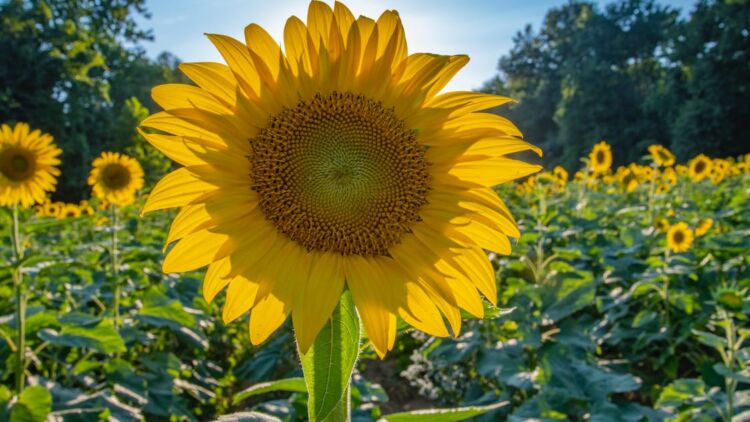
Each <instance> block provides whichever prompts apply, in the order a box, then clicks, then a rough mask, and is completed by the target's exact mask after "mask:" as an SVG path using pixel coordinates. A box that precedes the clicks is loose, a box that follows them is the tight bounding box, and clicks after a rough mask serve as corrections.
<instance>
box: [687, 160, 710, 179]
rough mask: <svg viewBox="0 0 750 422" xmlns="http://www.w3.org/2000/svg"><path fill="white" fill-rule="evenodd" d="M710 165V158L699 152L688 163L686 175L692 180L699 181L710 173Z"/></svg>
mask: <svg viewBox="0 0 750 422" xmlns="http://www.w3.org/2000/svg"><path fill="white" fill-rule="evenodd" d="M711 166H712V162H711V159H710V158H708V157H706V156H705V155H703V154H699V155H697V156H696V157H695V158H693V159H692V160H690V162H689V163H688V176H690V179H691V180H692V181H693V182H700V181H701V180H703V179H705V178H706V176H708V175H709V174H710V173H711Z"/></svg>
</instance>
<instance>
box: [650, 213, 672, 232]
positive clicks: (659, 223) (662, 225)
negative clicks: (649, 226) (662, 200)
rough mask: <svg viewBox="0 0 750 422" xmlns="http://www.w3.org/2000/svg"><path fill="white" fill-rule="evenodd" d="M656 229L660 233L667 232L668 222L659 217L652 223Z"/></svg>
mask: <svg viewBox="0 0 750 422" xmlns="http://www.w3.org/2000/svg"><path fill="white" fill-rule="evenodd" d="M654 223H655V226H656V228H657V229H659V231H660V232H665V233H666V232H667V231H668V230H669V220H667V219H666V218H664V217H659V218H657V219H656V221H655V222H654Z"/></svg>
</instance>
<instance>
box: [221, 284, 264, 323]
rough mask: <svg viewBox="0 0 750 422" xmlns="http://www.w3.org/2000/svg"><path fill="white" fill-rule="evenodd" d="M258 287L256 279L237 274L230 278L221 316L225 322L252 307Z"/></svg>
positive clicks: (230, 320) (232, 319)
mask: <svg viewBox="0 0 750 422" xmlns="http://www.w3.org/2000/svg"><path fill="white" fill-rule="evenodd" d="M258 288H259V286H258V283H257V282H256V281H254V280H253V281H251V280H248V279H247V278H245V277H244V276H242V275H237V276H235V277H234V278H232V279H231V281H230V283H229V289H227V300H226V302H225V303H224V309H222V316H221V318H222V319H223V320H224V323H225V324H229V323H230V322H232V321H234V320H235V319H237V318H239V317H240V316H242V315H243V314H244V313H245V312H247V311H249V310H250V308H252V307H253V304H255V297H256V294H257V293H258Z"/></svg>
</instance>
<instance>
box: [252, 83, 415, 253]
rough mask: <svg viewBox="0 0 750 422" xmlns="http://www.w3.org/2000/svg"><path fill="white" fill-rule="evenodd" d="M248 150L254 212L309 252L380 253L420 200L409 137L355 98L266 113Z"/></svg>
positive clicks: (342, 96)
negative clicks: (258, 209)
mask: <svg viewBox="0 0 750 422" xmlns="http://www.w3.org/2000/svg"><path fill="white" fill-rule="evenodd" d="M251 145H252V149H253V154H252V157H251V158H250V159H251V161H252V175H251V176H252V178H253V185H252V188H253V190H255V191H256V192H257V193H258V195H259V197H260V207H261V210H262V211H263V213H264V215H265V216H266V218H267V219H268V220H269V221H271V222H272V223H273V224H274V225H275V226H276V228H277V230H278V231H279V232H281V233H283V234H285V235H286V236H288V237H289V238H291V239H292V240H294V241H296V242H297V243H299V244H301V245H302V246H304V247H305V248H306V249H307V250H318V251H325V252H337V253H340V254H342V255H353V254H357V255H364V256H374V255H387V254H388V248H389V247H390V246H392V245H394V244H396V243H398V242H399V240H400V238H401V236H402V235H403V234H404V233H406V232H408V231H409V229H410V227H411V225H412V224H414V222H416V221H418V220H419V214H418V212H419V209H420V208H421V207H422V205H424V204H425V203H427V201H426V194H427V192H428V191H429V189H430V187H429V176H428V172H427V166H428V164H427V162H426V160H425V156H424V148H423V147H422V146H421V145H420V144H419V143H418V142H417V139H416V133H415V132H414V131H413V130H410V129H409V128H407V127H406V126H405V125H404V122H403V121H401V120H400V119H398V118H397V117H396V116H395V115H394V113H393V110H389V109H386V108H384V107H383V106H382V104H381V103H379V102H376V101H372V100H370V99H367V98H366V97H364V96H362V95H355V94H352V93H339V92H333V93H331V94H330V95H325V96H324V95H316V96H315V97H314V98H313V99H311V100H310V101H301V102H300V103H298V104H297V106H295V107H294V108H290V109H284V110H283V111H281V112H280V113H279V114H277V115H275V116H273V117H272V118H271V119H270V121H269V123H268V125H267V127H266V128H264V129H263V130H261V131H260V133H259V134H258V136H257V137H256V138H254V139H252V140H251Z"/></svg>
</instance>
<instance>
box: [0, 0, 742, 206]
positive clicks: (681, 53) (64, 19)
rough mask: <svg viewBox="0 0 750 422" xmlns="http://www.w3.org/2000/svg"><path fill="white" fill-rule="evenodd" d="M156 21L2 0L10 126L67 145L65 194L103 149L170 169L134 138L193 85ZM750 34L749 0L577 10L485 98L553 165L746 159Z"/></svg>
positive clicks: (104, 4)
mask: <svg viewBox="0 0 750 422" xmlns="http://www.w3.org/2000/svg"><path fill="white" fill-rule="evenodd" d="M148 17H149V13H148V11H147V10H146V7H145V0H55V1H49V0H48V1H44V0H30V1H27V0H7V1H0V22H1V23H2V32H0V117H2V121H4V122H15V121H26V122H28V123H30V124H31V125H32V126H33V127H36V128H40V129H42V130H44V131H46V132H48V133H50V134H52V135H53V136H54V137H55V139H56V142H57V143H58V145H60V146H61V147H62V148H63V150H64V155H63V166H62V170H63V175H62V177H61V179H60V182H59V183H60V184H59V188H58V192H57V193H56V197H58V199H66V200H74V199H80V197H81V196H85V195H86V192H85V191H86V190H85V189H83V190H82V189H81V186H85V183H86V176H87V173H88V171H89V166H90V163H91V161H92V159H93V158H94V157H96V156H97V155H98V154H99V153H100V152H101V151H103V150H112V151H125V152H127V153H129V154H131V155H133V156H135V157H136V158H137V159H138V160H139V161H141V163H142V164H143V166H144V169H145V170H146V174H147V177H148V178H149V180H148V181H147V182H152V181H154V180H156V179H158V178H159V177H160V176H161V175H162V174H163V173H164V172H165V171H166V170H167V169H168V167H169V165H170V164H169V163H168V161H167V160H165V159H164V158H163V157H161V156H160V155H159V154H158V153H157V152H156V151H155V150H154V149H152V148H149V147H148V146H147V145H146V144H145V141H144V140H143V139H141V138H140V137H139V136H138V135H137V133H136V132H135V130H134V129H135V127H136V126H137V124H138V123H139V121H140V120H141V119H142V118H144V117H145V116H147V115H148V114H149V111H155V110H156V109H157V107H156V105H155V104H154V103H153V102H152V100H151V98H150V90H151V87H153V86H154V85H157V84H160V83H165V82H186V79H185V78H184V76H182V75H181V74H180V72H179V71H178V70H177V65H178V64H179V60H178V59H177V58H176V57H175V56H173V55H172V54H170V53H162V54H161V55H160V56H158V57H157V58H155V59H153V58H149V57H148V56H147V54H146V52H145V50H144V49H143V47H142V45H143V43H144V42H148V41H149V40H151V39H153V35H152V34H151V33H150V32H149V31H147V30H144V29H142V28H140V27H139V25H138V21H139V19H138V18H148ZM749 30H750V3H749V2H748V0H699V1H698V3H697V4H696V5H695V6H694V7H693V8H692V10H690V11H686V12H683V13H682V14H681V13H680V11H679V10H677V9H675V8H672V7H669V6H665V5H662V4H659V3H658V2H656V1H654V0H621V1H617V2H614V3H610V4H608V5H606V6H604V7H599V6H597V4H596V3H593V2H585V1H570V2H568V3H566V4H564V5H562V6H560V7H556V8H553V9H551V10H549V11H548V12H547V14H546V16H545V17H544V20H543V23H542V25H541V27H540V28H538V29H534V28H533V27H532V26H531V25H527V26H526V27H525V28H524V29H523V30H522V31H520V32H518V33H517V34H516V36H515V37H514V40H513V41H514V45H513V48H512V49H511V51H510V52H509V53H508V54H506V55H504V56H502V58H501V59H500V61H499V65H498V71H499V72H498V74H497V75H496V76H495V77H494V78H493V79H491V80H490V81H488V82H486V83H485V85H484V87H483V88H482V89H483V90H484V91H488V92H494V93H499V94H503V95H508V96H511V97H513V98H515V99H516V100H518V103H517V104H515V105H514V106H512V107H511V108H509V109H503V110H502V113H504V114H509V115H510V117H511V118H512V119H513V120H514V121H515V122H517V123H518V125H519V126H520V128H521V130H522V131H523V132H524V134H525V136H526V138H527V139H529V140H530V141H531V142H534V143H536V144H538V145H540V146H541V147H542V148H543V149H544V151H545V161H546V164H549V165H554V164H563V165H565V166H566V167H567V168H569V169H571V168H575V167H576V166H577V165H578V163H577V160H578V157H580V156H583V155H585V154H584V151H587V150H589V149H590V147H591V146H592V145H593V144H594V143H596V142H598V141H599V140H600V139H606V140H607V141H608V142H609V143H610V144H611V145H612V147H613V152H614V156H615V157H616V160H619V161H621V162H630V161H634V160H636V159H637V158H638V157H639V156H640V155H641V154H643V153H644V152H645V149H646V147H647V146H648V145H650V144H652V143H659V144H663V145H665V146H668V147H669V148H671V149H672V150H673V151H674V152H675V153H676V154H677V156H678V158H680V159H683V160H684V159H686V158H688V157H690V156H692V155H695V154H696V153H697V152H699V151H700V152H702V151H712V153H713V154H715V155H716V156H728V155H737V154H740V153H745V152H748V150H749V149H750V101H748V93H749V92H748V91H750V60H749V57H748V56H749V55H750V33H749V32H748V31H749Z"/></svg>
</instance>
